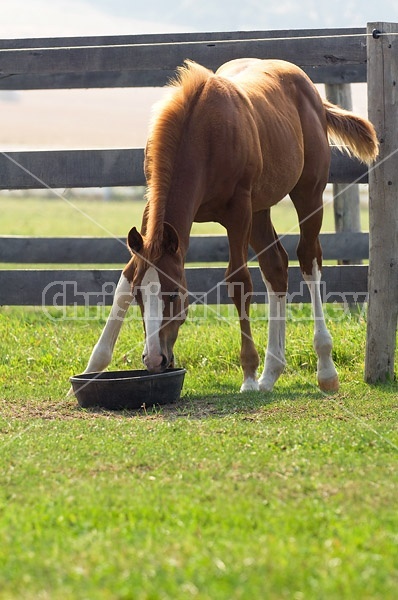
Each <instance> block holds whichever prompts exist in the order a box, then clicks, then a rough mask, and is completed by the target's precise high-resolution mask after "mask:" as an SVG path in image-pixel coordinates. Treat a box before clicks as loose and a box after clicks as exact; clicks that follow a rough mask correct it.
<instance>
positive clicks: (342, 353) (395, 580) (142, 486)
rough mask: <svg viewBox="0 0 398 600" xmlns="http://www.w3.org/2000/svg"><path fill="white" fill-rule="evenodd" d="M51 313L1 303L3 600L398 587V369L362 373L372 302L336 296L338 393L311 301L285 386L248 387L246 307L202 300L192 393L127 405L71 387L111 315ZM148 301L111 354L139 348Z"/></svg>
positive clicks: (347, 594)
mask: <svg viewBox="0 0 398 600" xmlns="http://www.w3.org/2000/svg"><path fill="white" fill-rule="evenodd" d="M51 316H52V318H51V319H49V318H48V317H46V316H45V315H44V313H43V312H42V311H41V310H40V309H28V308H26V309H23V308H2V309H1V310H0V340H1V343H0V383H1V390H2V392H1V402H0V415H1V416H0V439H1V458H0V474H1V475H0V476H1V480H2V486H1V489H0V539H1V540H2V543H1V545H0V597H1V598H2V600H3V599H6V600H8V599H10V600H11V599H12V600H14V599H17V598H18V599H20V598H24V600H25V599H27V600H30V599H32V600H33V599H34V600H36V599H42V598H43V599H47V598H48V599H51V600H57V599H61V598H62V599H73V600H76V599H78V600H80V599H86V598H90V600H96V599H109V600H111V599H112V600H113V599H115V598H116V599H119V598H120V599H134V600H136V599H137V600H140V599H145V600H146V599H154V600H155V599H159V600H160V599H162V600H163V599H173V600H174V599H181V600H182V599H184V600H185V599H186V598H199V599H201V600H202V599H203V600H204V599H206V600H207V599H208V600H218V599H223V600H224V599H228V600H230V599H248V600H249V599H250V600H251V599H253V598H256V599H257V598H267V599H268V598H271V599H280V598H282V599H283V598H286V599H290V598H298V599H301V598H314V599H315V598H316V599H318V598H328V599H336V600H337V599H339V600H340V599H342V598H347V599H352V598H361V599H362V598H369V599H374V598H383V599H386V598H391V599H392V598H395V594H396V586H397V584H398V568H397V565H398V548H397V546H398V536H397V531H398V517H397V510H396V498H397V470H396V461H397V446H398V435H397V427H396V426H397V407H398V404H397V400H398V386H397V384H396V383H389V384H387V385H384V386H367V385H365V384H364V383H363V381H362V371H363V348H364V340H365V328H366V324H365V322H364V317H363V316H359V315H354V314H347V315H346V316H345V317H344V319H341V316H340V315H339V313H338V312H337V311H333V310H332V309H331V308H329V316H330V322H329V326H330V329H331V332H332V334H333V337H334V341H335V347H334V358H335V360H336V363H337V366H338V369H339V372H340V377H341V384H342V385H341V391H340V393H339V394H337V395H335V396H332V397H327V396H325V395H323V394H321V393H320V392H319V391H318V389H317V388H316V386H315V357H314V354H313V351H312V348H311V338H312V325H311V323H310V322H309V321H308V317H309V307H304V310H303V312H299V311H298V310H297V309H294V310H293V311H292V318H291V319H290V321H289V323H288V339H287V359H288V367H287V369H286V372H285V373H284V374H283V375H282V377H281V379H280V380H279V382H278V384H277V386H276V388H275V391H274V392H273V393H272V394H269V395H267V394H262V393H260V394H256V393H247V394H239V393H237V390H238V389H239V385H240V383H241V373H240V368H239V363H238V355H239V348H238V344H239V331H238V323H237V320H236V318H235V317H234V316H232V314H231V313H230V311H229V310H228V309H227V308H225V309H223V311H222V315H221V317H222V318H219V317H217V316H216V315H215V314H213V313H211V312H210V314H208V315H207V317H206V319H202V316H203V315H202V312H201V309H196V310H195V311H193V314H192V319H191V320H189V321H188V322H187V323H186V324H185V325H184V326H183V328H182V329H181V332H180V336H179V339H178V341H177V344H176V353H177V357H178V360H179V364H180V365H183V366H185V367H186V368H187V375H186V379H185V384H184V390H183V395H182V397H181V399H180V401H179V402H177V403H176V404H174V405H170V406H164V407H162V408H160V407H158V408H154V409H147V410H144V409H141V410H139V411H131V412H121V413H115V414H113V413H110V412H107V411H99V410H97V411H85V410H82V409H79V408H78V407H77V405H76V401H75V400H74V399H71V398H66V397H65V393H66V391H67V389H68V377H69V376H70V375H71V374H73V373H76V372H78V371H80V370H81V369H82V368H84V366H85V362H86V360H87V357H88V355H89V352H90V350H91V347H92V344H93V343H94V342H95V340H96V337H97V335H98V333H99V331H100V330H101V327H102V325H103V318H100V319H99V320H98V319H97V320H96V319H95V317H96V311H95V310H94V309H92V310H91V312H90V316H91V317H92V319H91V320H89V319H83V318H82V317H83V313H82V311H81V310H80V309H79V311H78V313H77V314H75V313H73V312H72V309H70V312H69V313H68V315H67V316H69V317H71V318H70V320H67V319H62V318H61V317H60V313H57V312H56V311H52V312H51ZM300 316H303V317H304V319H302V320H300V319H299V317H300ZM72 317H80V318H79V319H76V318H75V319H72ZM135 317H136V315H135V314H134V311H133V313H132V318H131V319H130V320H129V321H128V322H127V323H126V324H125V326H124V328H123V329H122V333H121V336H120V339H119V341H118V344H117V347H116V352H115V356H114V360H113V362H112V364H111V368H128V367H132V368H134V367H138V366H139V365H140V354H141V349H142V344H143V336H142V325H141V322H140V320H139V319H138V318H135ZM253 326H254V335H255V339H256V342H257V344H258V345H259V346H260V347H261V346H263V345H264V343H265V339H266V322H264V321H262V320H260V319H259V320H255V322H254V324H253Z"/></svg>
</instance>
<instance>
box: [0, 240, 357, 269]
mask: <svg viewBox="0 0 398 600" xmlns="http://www.w3.org/2000/svg"><path fill="white" fill-rule="evenodd" d="M280 240H281V242H282V245H283V247H284V248H285V249H286V251H287V253H288V255H289V259H290V260H296V258H297V257H296V248H297V244H298V241H299V236H298V235H296V234H281V235H280ZM320 241H321V245H322V252H323V258H324V259H325V260H364V259H367V258H368V257H369V234H368V233H365V232H341V233H323V234H321V235H320ZM130 256H131V255H130V252H129V250H128V249H127V247H126V239H125V238H101V237H99V238H98V237H85V238H84V237H66V238H32V237H27V236H0V263H2V262H3V263H22V264H44V263H59V264H62V263H63V264H68V263H69V264H73V263H75V264H85V263H86V264H87V263H94V264H106V263H108V264H121V265H122V264H125V263H126V262H127V261H128V260H129V258H130ZM254 256H255V255H254V252H253V251H251V250H250V251H249V259H250V260H252V259H253V258H254ZM228 257H229V254H228V240H227V237H226V236H224V235H212V236H207V235H198V236H191V238H190V243H189V249H188V253H187V256H186V262H187V263H201V262H203V263H208V262H214V263H217V262H220V263H227V262H228Z"/></svg>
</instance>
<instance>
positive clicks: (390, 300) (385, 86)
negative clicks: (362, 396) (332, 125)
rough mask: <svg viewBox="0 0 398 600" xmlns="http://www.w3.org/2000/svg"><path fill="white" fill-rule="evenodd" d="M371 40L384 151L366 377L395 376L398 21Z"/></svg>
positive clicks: (374, 189) (373, 182) (373, 240)
mask: <svg viewBox="0 0 398 600" xmlns="http://www.w3.org/2000/svg"><path fill="white" fill-rule="evenodd" d="M373 30H378V31H379V32H380V33H381V35H380V36H379V37H376V38H375V37H369V43H368V63H369V67H368V78H369V86H368V98H369V99H368V104H369V117H370V119H371V121H372V122H373V124H374V126H375V128H376V131H377V134H378V137H379V140H380V142H381V143H380V156H379V161H378V163H377V165H376V167H375V168H374V169H373V170H372V171H371V174H370V180H369V242H370V252H369V254H370V255H369V309H368V319H367V338H366V356H365V380H366V381H368V382H369V383H375V382H376V381H386V380H387V379H390V380H392V379H393V377H394V356H395V348H396V331H397V319H398V202H397V195H398V180H397V173H398V155H397V139H398V112H397V85H396V84H397V82H396V73H398V38H397V34H398V24H396V23H372V24H370V25H368V32H369V33H371V32H372V31H373Z"/></svg>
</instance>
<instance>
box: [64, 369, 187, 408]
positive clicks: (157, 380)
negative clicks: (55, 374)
mask: <svg viewBox="0 0 398 600" xmlns="http://www.w3.org/2000/svg"><path fill="white" fill-rule="evenodd" d="M185 373H186V370H185V369H167V370H166V371H164V373H157V374H151V373H149V372H148V371H144V370H142V371H104V372H103V373H82V374H81V375H74V376H73V377H71V378H70V381H71V383H72V388H73V391H74V394H75V396H76V398H77V401H78V403H79V405H80V406H81V407H82V408H90V407H93V406H101V407H102V408H107V409H109V410H123V409H135V408H141V407H142V406H143V405H145V406H146V407H148V406H154V405H155V404H169V403H171V402H175V401H176V400H178V399H179V397H180V394H181V390H182V385H183V383H184V376H185Z"/></svg>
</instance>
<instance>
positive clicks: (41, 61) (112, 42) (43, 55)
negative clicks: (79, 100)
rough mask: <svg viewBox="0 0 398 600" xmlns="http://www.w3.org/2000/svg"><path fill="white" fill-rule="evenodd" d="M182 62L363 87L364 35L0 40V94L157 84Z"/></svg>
mask: <svg viewBox="0 0 398 600" xmlns="http://www.w3.org/2000/svg"><path fill="white" fill-rule="evenodd" d="M287 42H288V43H287ZM188 57H189V58H190V59H192V60H195V61H197V62H199V63H201V64H203V65H204V66H206V67H208V68H211V69H214V70H215V69H217V68H218V67H219V66H220V65H221V64H222V63H224V62H227V61H228V60H231V59H233V58H241V57H255V58H279V59H284V60H288V61H291V62H294V63H296V64H298V65H300V66H301V67H302V68H303V69H304V70H305V71H306V72H307V73H308V74H309V76H310V77H311V79H312V80H313V81H314V82H316V83H343V82H349V83H354V82H355V83H357V82H364V81H366V29H365V28H354V29H348V28H347V29H321V30H313V29H309V30H302V31H300V30H295V31H283V30H277V31H238V32H227V33H226V32H219V33H217V32H216V33H190V34H183V33H182V34H157V35H135V36H103V37H98V36H96V37H86V38H81V37H76V38H70V37H69V38H45V39H25V40H1V41H0V89H12V90H16V89H57V88H58V89H61V88H64V89H65V88H96V87H97V88H99V87H147V86H161V85H164V84H165V83H166V82H167V80H168V79H169V78H170V77H172V76H173V75H174V72H175V69H176V67H177V66H178V65H180V64H182V62H183V61H184V60H185V59H186V58H188Z"/></svg>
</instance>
